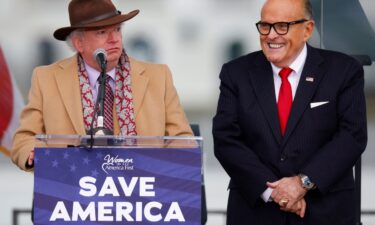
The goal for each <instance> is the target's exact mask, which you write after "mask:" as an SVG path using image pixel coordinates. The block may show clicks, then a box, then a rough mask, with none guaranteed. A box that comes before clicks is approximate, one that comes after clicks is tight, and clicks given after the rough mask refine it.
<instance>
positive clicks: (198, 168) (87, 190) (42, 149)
mask: <svg viewBox="0 0 375 225" xmlns="http://www.w3.org/2000/svg"><path fill="white" fill-rule="evenodd" d="M37 139H38V140H40V146H39V147H37V148H35V160H34V172H35V174H34V179H35V180H34V224H36V225H46V224H58V225H60V224H80V225H86V224H87V225H89V224H90V225H97V224H137V225H139V224H170V225H174V224H176V225H177V224H186V225H199V224H200V222H201V181H202V151H201V141H202V139H201V138H199V137H194V138H190V137H189V138H172V137H129V138H127V137H113V136H106V137H100V138H98V139H97V140H94V141H95V144H94V145H91V143H89V144H87V143H88V142H92V141H93V140H92V139H91V138H90V137H87V136H68V137H67V136H65V137H64V136H38V137H37ZM94 139H96V138H94ZM77 143H79V144H78V145H77ZM64 145H65V146H66V147H64ZM67 146H69V147H67Z"/></svg>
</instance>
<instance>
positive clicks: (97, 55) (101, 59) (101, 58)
mask: <svg viewBox="0 0 375 225" xmlns="http://www.w3.org/2000/svg"><path fill="white" fill-rule="evenodd" d="M93 57H94V59H95V60H96V61H97V62H98V64H99V66H100V69H101V70H102V71H105V70H106V68H107V52H106V51H105V50H104V49H103V48H98V49H96V50H95V52H94V54H93Z"/></svg>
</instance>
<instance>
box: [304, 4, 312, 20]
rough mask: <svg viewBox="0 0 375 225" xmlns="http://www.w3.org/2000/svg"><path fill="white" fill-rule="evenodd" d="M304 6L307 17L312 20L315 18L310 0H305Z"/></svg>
mask: <svg viewBox="0 0 375 225" xmlns="http://www.w3.org/2000/svg"><path fill="white" fill-rule="evenodd" d="M304 8H305V16H306V19H310V20H311V19H312V18H313V10H312V5H311V2H310V0H304Z"/></svg>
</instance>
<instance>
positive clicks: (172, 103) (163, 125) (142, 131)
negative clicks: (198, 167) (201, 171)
mask: <svg viewBox="0 0 375 225" xmlns="http://www.w3.org/2000/svg"><path fill="white" fill-rule="evenodd" d="M138 13H139V10H134V11H132V12H130V13H128V14H121V12H120V11H118V10H117V9H116V8H115V6H114V5H113V3H112V2H111V1H110V0H72V1H71V2H70V4H69V18H70V26H68V27H63V28H60V29H57V30H56V31H55V32H54V37H55V38H56V39H58V40H62V41H68V42H69V43H70V44H71V46H72V47H73V48H74V49H75V50H76V52H77V54H75V55H74V56H73V57H70V58H67V59H63V60H61V61H58V62H55V63H53V64H51V65H49V66H43V67H37V68H35V70H34V72H33V76H32V85H31V89H30V93H29V103H28V104H27V106H26V107H25V109H24V110H23V112H22V115H21V120H20V124H21V125H20V128H19V129H18V130H17V132H16V134H15V136H14V141H13V151H12V160H13V162H14V163H15V164H17V165H18V166H19V167H20V168H21V169H23V170H30V169H32V166H33V159H34V152H33V149H34V145H35V138H34V135H36V134H43V133H45V134H80V135H85V134H87V133H88V131H89V130H90V125H91V122H92V121H93V120H94V121H96V119H95V115H94V108H95V100H96V97H97V95H98V86H99V84H98V77H99V75H100V71H101V67H100V66H99V64H98V62H97V61H96V59H95V57H93V55H95V51H96V50H98V49H102V50H104V51H105V53H106V55H107V56H106V60H107V68H106V71H107V78H106V82H107V84H108V85H107V87H108V88H107V89H106V93H105V96H106V97H105V98H106V102H107V97H108V96H112V97H109V99H110V100H109V102H112V101H113V103H112V104H111V105H110V107H107V113H108V108H109V112H110V113H109V116H110V117H112V119H108V117H106V118H105V119H104V127H106V128H109V129H110V130H113V132H114V134H115V135H119V134H120V135H139V136H180V135H184V136H192V131H191V129H190V126H189V123H188V121H187V118H186V116H185V113H184V111H183V109H182V107H181V105H180V102H179V98H178V95H177V92H176V90H175V88H174V86H173V82H172V77H171V73H170V71H169V69H168V67H167V66H166V65H157V64H150V63H145V62H140V61H137V60H135V59H132V58H129V57H128V56H127V54H126V53H125V51H124V49H123V46H122V33H121V24H122V23H123V22H124V21H127V20H130V19H131V18H133V17H134V16H136V15H137V14H138ZM109 87H110V88H109ZM107 94H108V95H107ZM106 104H108V103H106ZM104 115H105V116H106V109H104ZM107 115H108V114H107ZM94 123H95V122H94Z"/></svg>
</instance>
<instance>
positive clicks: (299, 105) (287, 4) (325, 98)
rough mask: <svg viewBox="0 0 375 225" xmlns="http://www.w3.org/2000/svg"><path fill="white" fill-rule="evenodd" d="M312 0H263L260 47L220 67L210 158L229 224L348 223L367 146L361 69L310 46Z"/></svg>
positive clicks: (351, 219) (343, 57) (345, 58)
mask: <svg viewBox="0 0 375 225" xmlns="http://www.w3.org/2000/svg"><path fill="white" fill-rule="evenodd" d="M311 11H312V10H311V4H310V2H309V1H308V0H283V1H280V0H267V1H266V3H265V4H264V6H263V8H262V11H261V20H260V21H259V22H258V23H257V24H256V25H257V29H258V31H259V33H260V44H261V48H262V51H258V52H254V53H251V54H248V55H246V56H243V57H240V58H238V59H235V60H233V61H231V62H228V63H226V64H224V66H223V68H222V71H221V73H220V79H221V85H220V97H219V103H218V108H217V114H216V116H215V117H214V120H213V136H214V147H215V155H216V157H217V159H218V160H219V161H220V163H221V164H222V166H223V167H224V169H225V170H226V172H227V173H228V175H229V176H230V178H231V181H230V184H229V189H230V193H229V200H228V212H227V213H228V214H227V215H228V216H227V224H233V225H244V224H251V225H284V224H285V225H286V224H287V225H294V224H305V225H306V224H309V225H354V224H355V220H354V219H355V218H354V212H355V210H354V179H353V171H352V168H353V166H354V164H355V162H356V161H357V160H358V158H359V157H360V155H361V154H362V152H363V151H364V149H365V147H366V143H367V127H366V106H365V98H364V93H363V86H364V75H363V68H362V67H361V65H360V64H359V63H358V62H357V61H356V60H354V59H353V58H351V57H349V56H347V55H344V54H341V53H338V52H332V51H326V50H321V49H316V48H313V47H311V46H309V45H308V44H306V42H307V41H308V39H309V38H310V37H311V35H312V32H313V28H314V21H313V20H312V12H311Z"/></svg>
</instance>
